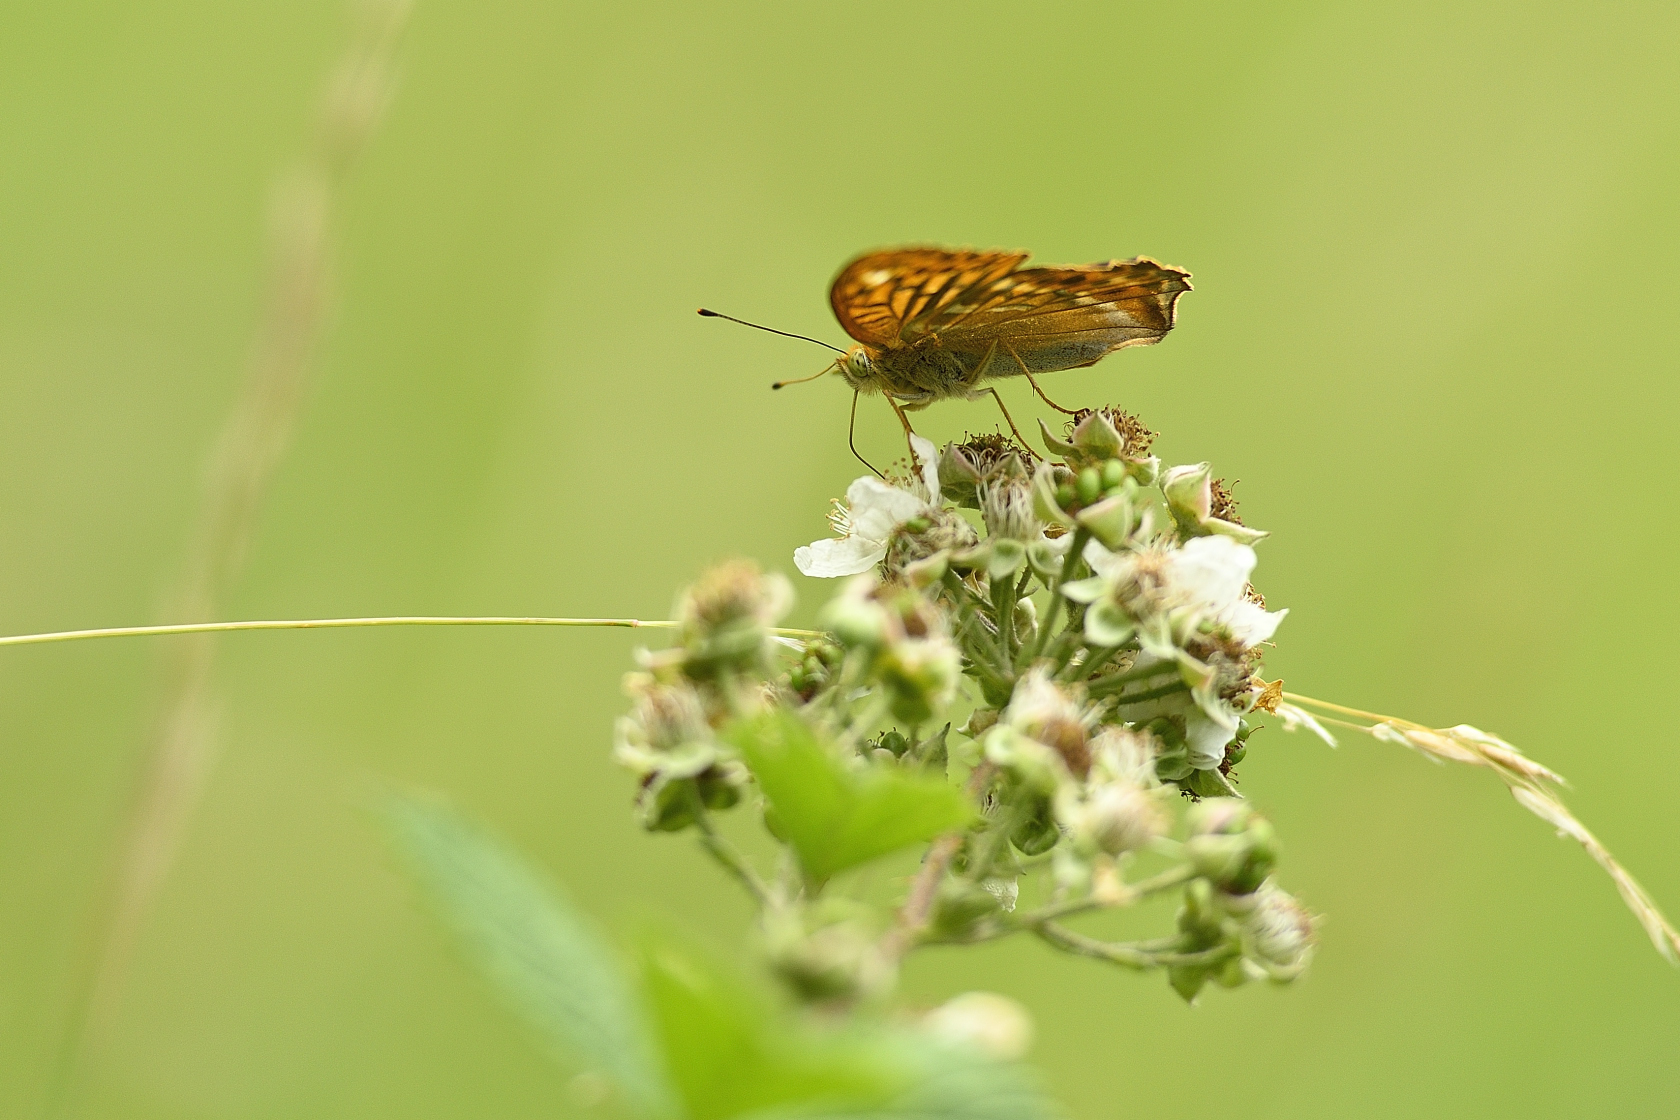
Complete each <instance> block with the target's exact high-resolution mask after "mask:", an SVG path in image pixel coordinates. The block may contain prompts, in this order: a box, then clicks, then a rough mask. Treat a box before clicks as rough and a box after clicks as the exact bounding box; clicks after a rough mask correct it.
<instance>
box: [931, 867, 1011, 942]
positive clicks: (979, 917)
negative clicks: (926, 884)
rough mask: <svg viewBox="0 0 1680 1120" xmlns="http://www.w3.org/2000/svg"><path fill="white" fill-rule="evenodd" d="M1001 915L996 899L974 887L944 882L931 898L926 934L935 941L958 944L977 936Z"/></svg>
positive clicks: (952, 880)
mask: <svg viewBox="0 0 1680 1120" xmlns="http://www.w3.org/2000/svg"><path fill="white" fill-rule="evenodd" d="M1002 912H1003V907H1002V906H1001V905H1000V903H999V900H998V897H997V895H996V894H994V893H993V892H991V891H989V890H987V889H986V888H985V887H983V886H980V885H979V884H977V883H971V882H969V881H967V880H966V879H956V878H947V879H946V880H945V881H944V882H943V883H941V884H940V885H939V892H938V893H937V894H936V895H935V896H934V902H933V917H932V920H931V921H930V922H929V924H928V932H929V933H931V934H933V935H934V936H935V937H937V938H941V939H944V940H950V941H962V940H965V939H967V938H970V937H973V936H974V935H976V934H977V933H979V932H980V931H981V929H982V927H983V926H985V925H986V924H987V923H988V922H990V921H991V920H992V919H994V918H996V917H997V916H998V915H999V914H1001V913H1002Z"/></svg>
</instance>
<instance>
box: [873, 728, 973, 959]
mask: <svg viewBox="0 0 1680 1120" xmlns="http://www.w3.org/2000/svg"><path fill="white" fill-rule="evenodd" d="M996 773H997V767H996V766H995V765H994V764H993V763H991V762H985V761H982V762H981V763H980V765H978V766H976V767H975V768H974V772H973V773H972V774H970V775H969V776H968V785H967V786H966V787H965V788H966V790H967V792H968V795H969V796H970V797H978V796H979V795H980V792H981V791H982V790H984V789H985V788H986V786H987V784H988V783H990V782H991V780H992V776H993V775H994V774H996ZM965 835H966V834H965V833H962V832H947V833H946V834H945V835H944V836H941V837H940V838H939V839H937V840H935V841H934V842H933V845H932V846H931V847H929V848H928V854H927V858H925V859H923V860H922V866H921V869H920V870H919V871H917V872H916V877H915V878H914V879H912V880H911V881H910V890H909V893H908V894H906V895H905V897H904V905H903V906H901V907H899V911H898V918H897V920H896V921H895V922H894V923H893V928H892V929H891V930H889V931H888V932H887V936H886V937H885V938H884V939H883V940H882V942H881V949H882V951H883V953H884V954H885V955H886V956H887V958H888V959H889V960H898V959H900V958H902V957H903V956H904V954H905V953H907V952H909V951H910V949H911V948H912V947H913V946H914V945H915V944H916V940H917V939H918V938H919V937H920V936H921V934H922V931H923V930H925V929H927V926H928V920H929V919H930V918H931V917H932V915H933V901H934V898H935V897H937V895H938V894H939V884H940V882H941V881H942V880H943V879H944V878H945V872H946V870H947V869H949V868H950V866H951V861H952V860H953V859H955V858H956V855H957V852H959V851H961V850H962V845H963V839H964V837H965Z"/></svg>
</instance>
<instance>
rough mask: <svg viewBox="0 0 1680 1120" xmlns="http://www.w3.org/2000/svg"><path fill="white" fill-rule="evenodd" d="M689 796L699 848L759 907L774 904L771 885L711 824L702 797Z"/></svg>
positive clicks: (709, 814)
mask: <svg viewBox="0 0 1680 1120" xmlns="http://www.w3.org/2000/svg"><path fill="white" fill-rule="evenodd" d="M690 796H691V797H692V798H693V799H694V823H695V826H696V828H697V829H698V830H699V833H700V846H701V847H703V848H705V849H706V851H707V852H708V853H709V854H710V855H711V857H712V858H713V859H715V860H717V861H718V863H719V864H720V865H721V866H722V867H723V869H724V870H725V871H728V872H729V873H730V874H731V875H733V876H734V877H735V878H736V879H737V880H739V881H740V883H741V885H742V886H743V887H746V888H747V892H748V893H749V894H751V895H752V896H753V898H754V899H755V900H756V901H757V902H758V904H759V905H760V906H769V905H770V904H771V902H772V901H773V900H774V899H773V896H772V894H771V891H770V887H769V884H767V883H765V881H764V880H763V879H761V878H760V877H759V874H758V872H757V871H754V870H753V866H752V864H750V863H748V862H747V857H746V856H744V855H742V854H741V852H740V850H739V849H737V848H736V847H735V845H733V844H731V843H730V842H729V841H728V840H727V839H725V837H724V836H723V834H722V833H720V832H719V831H718V830H717V825H715V824H714V823H713V822H712V815H711V813H709V812H707V810H706V806H705V805H704V804H703V803H701V801H700V795H699V794H698V793H691V794H690Z"/></svg>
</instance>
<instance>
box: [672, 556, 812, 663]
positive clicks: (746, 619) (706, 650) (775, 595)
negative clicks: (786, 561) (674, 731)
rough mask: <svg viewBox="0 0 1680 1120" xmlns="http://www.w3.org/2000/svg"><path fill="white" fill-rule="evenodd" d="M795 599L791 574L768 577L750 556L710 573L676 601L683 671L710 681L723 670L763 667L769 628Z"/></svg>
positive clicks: (719, 566) (765, 661)
mask: <svg viewBox="0 0 1680 1120" xmlns="http://www.w3.org/2000/svg"><path fill="white" fill-rule="evenodd" d="M792 602H793V588H792V585H791V584H789V583H788V581H787V579H786V577H784V576H781V575H779V574H771V575H768V576H767V575H765V574H764V573H763V572H761V571H760V570H759V568H758V565H757V564H754V563H753V562H752V561H750V560H731V561H727V562H725V563H723V564H719V565H718V566H717V567H715V568H713V569H711V570H710V571H708V572H706V573H705V574H703V575H702V576H701V577H700V578H699V579H698V580H696V581H695V583H694V586H692V587H690V588H689V589H688V590H687V591H685V592H684V593H683V594H682V595H681V596H680V597H679V598H678V600H677V607H676V615H677V619H678V621H679V623H680V628H679V633H680V634H681V636H682V643H683V648H684V655H683V661H682V668H683V672H684V673H686V674H687V675H688V676H689V677H691V678H692V679H694V680H708V679H710V678H712V677H714V676H716V675H717V674H718V673H720V672H724V671H739V672H746V673H754V672H759V671H762V670H763V668H764V667H765V665H766V664H767V662H768V660H769V641H770V635H769V633H768V628H769V627H771V626H774V625H775V624H776V623H777V622H779V621H781V618H782V616H783V615H784V614H786V613H787V609H788V607H789V606H790V605H791V604H792Z"/></svg>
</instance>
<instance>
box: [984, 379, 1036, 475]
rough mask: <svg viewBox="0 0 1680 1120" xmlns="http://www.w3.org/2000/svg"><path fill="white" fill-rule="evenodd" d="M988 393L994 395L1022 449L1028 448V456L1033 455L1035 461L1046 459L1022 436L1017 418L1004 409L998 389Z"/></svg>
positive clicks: (990, 390) (993, 397)
mask: <svg viewBox="0 0 1680 1120" xmlns="http://www.w3.org/2000/svg"><path fill="white" fill-rule="evenodd" d="M986 392H988V393H990V394H991V395H992V399H993V400H994V401H996V402H997V406H998V409H999V410H1000V411H1001V412H1002V413H1003V418H1004V419H1005V420H1007V421H1009V430H1010V431H1012V432H1014V433H1015V439H1016V441H1017V442H1018V443H1020V445H1021V446H1022V447H1024V448H1026V451H1027V454H1028V455H1031V456H1032V457H1033V458H1034V459H1042V458H1044V456H1042V455H1040V454H1039V453H1038V452H1036V451H1034V450H1033V448H1032V444H1030V443H1028V442H1027V437H1026V436H1024V435H1022V434H1021V429H1019V428H1017V427H1016V426H1015V417H1013V416H1011V415H1009V410H1008V409H1007V408H1004V407H1003V398H1002V397H1000V396H998V391H997V390H996V389H987V390H986Z"/></svg>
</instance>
